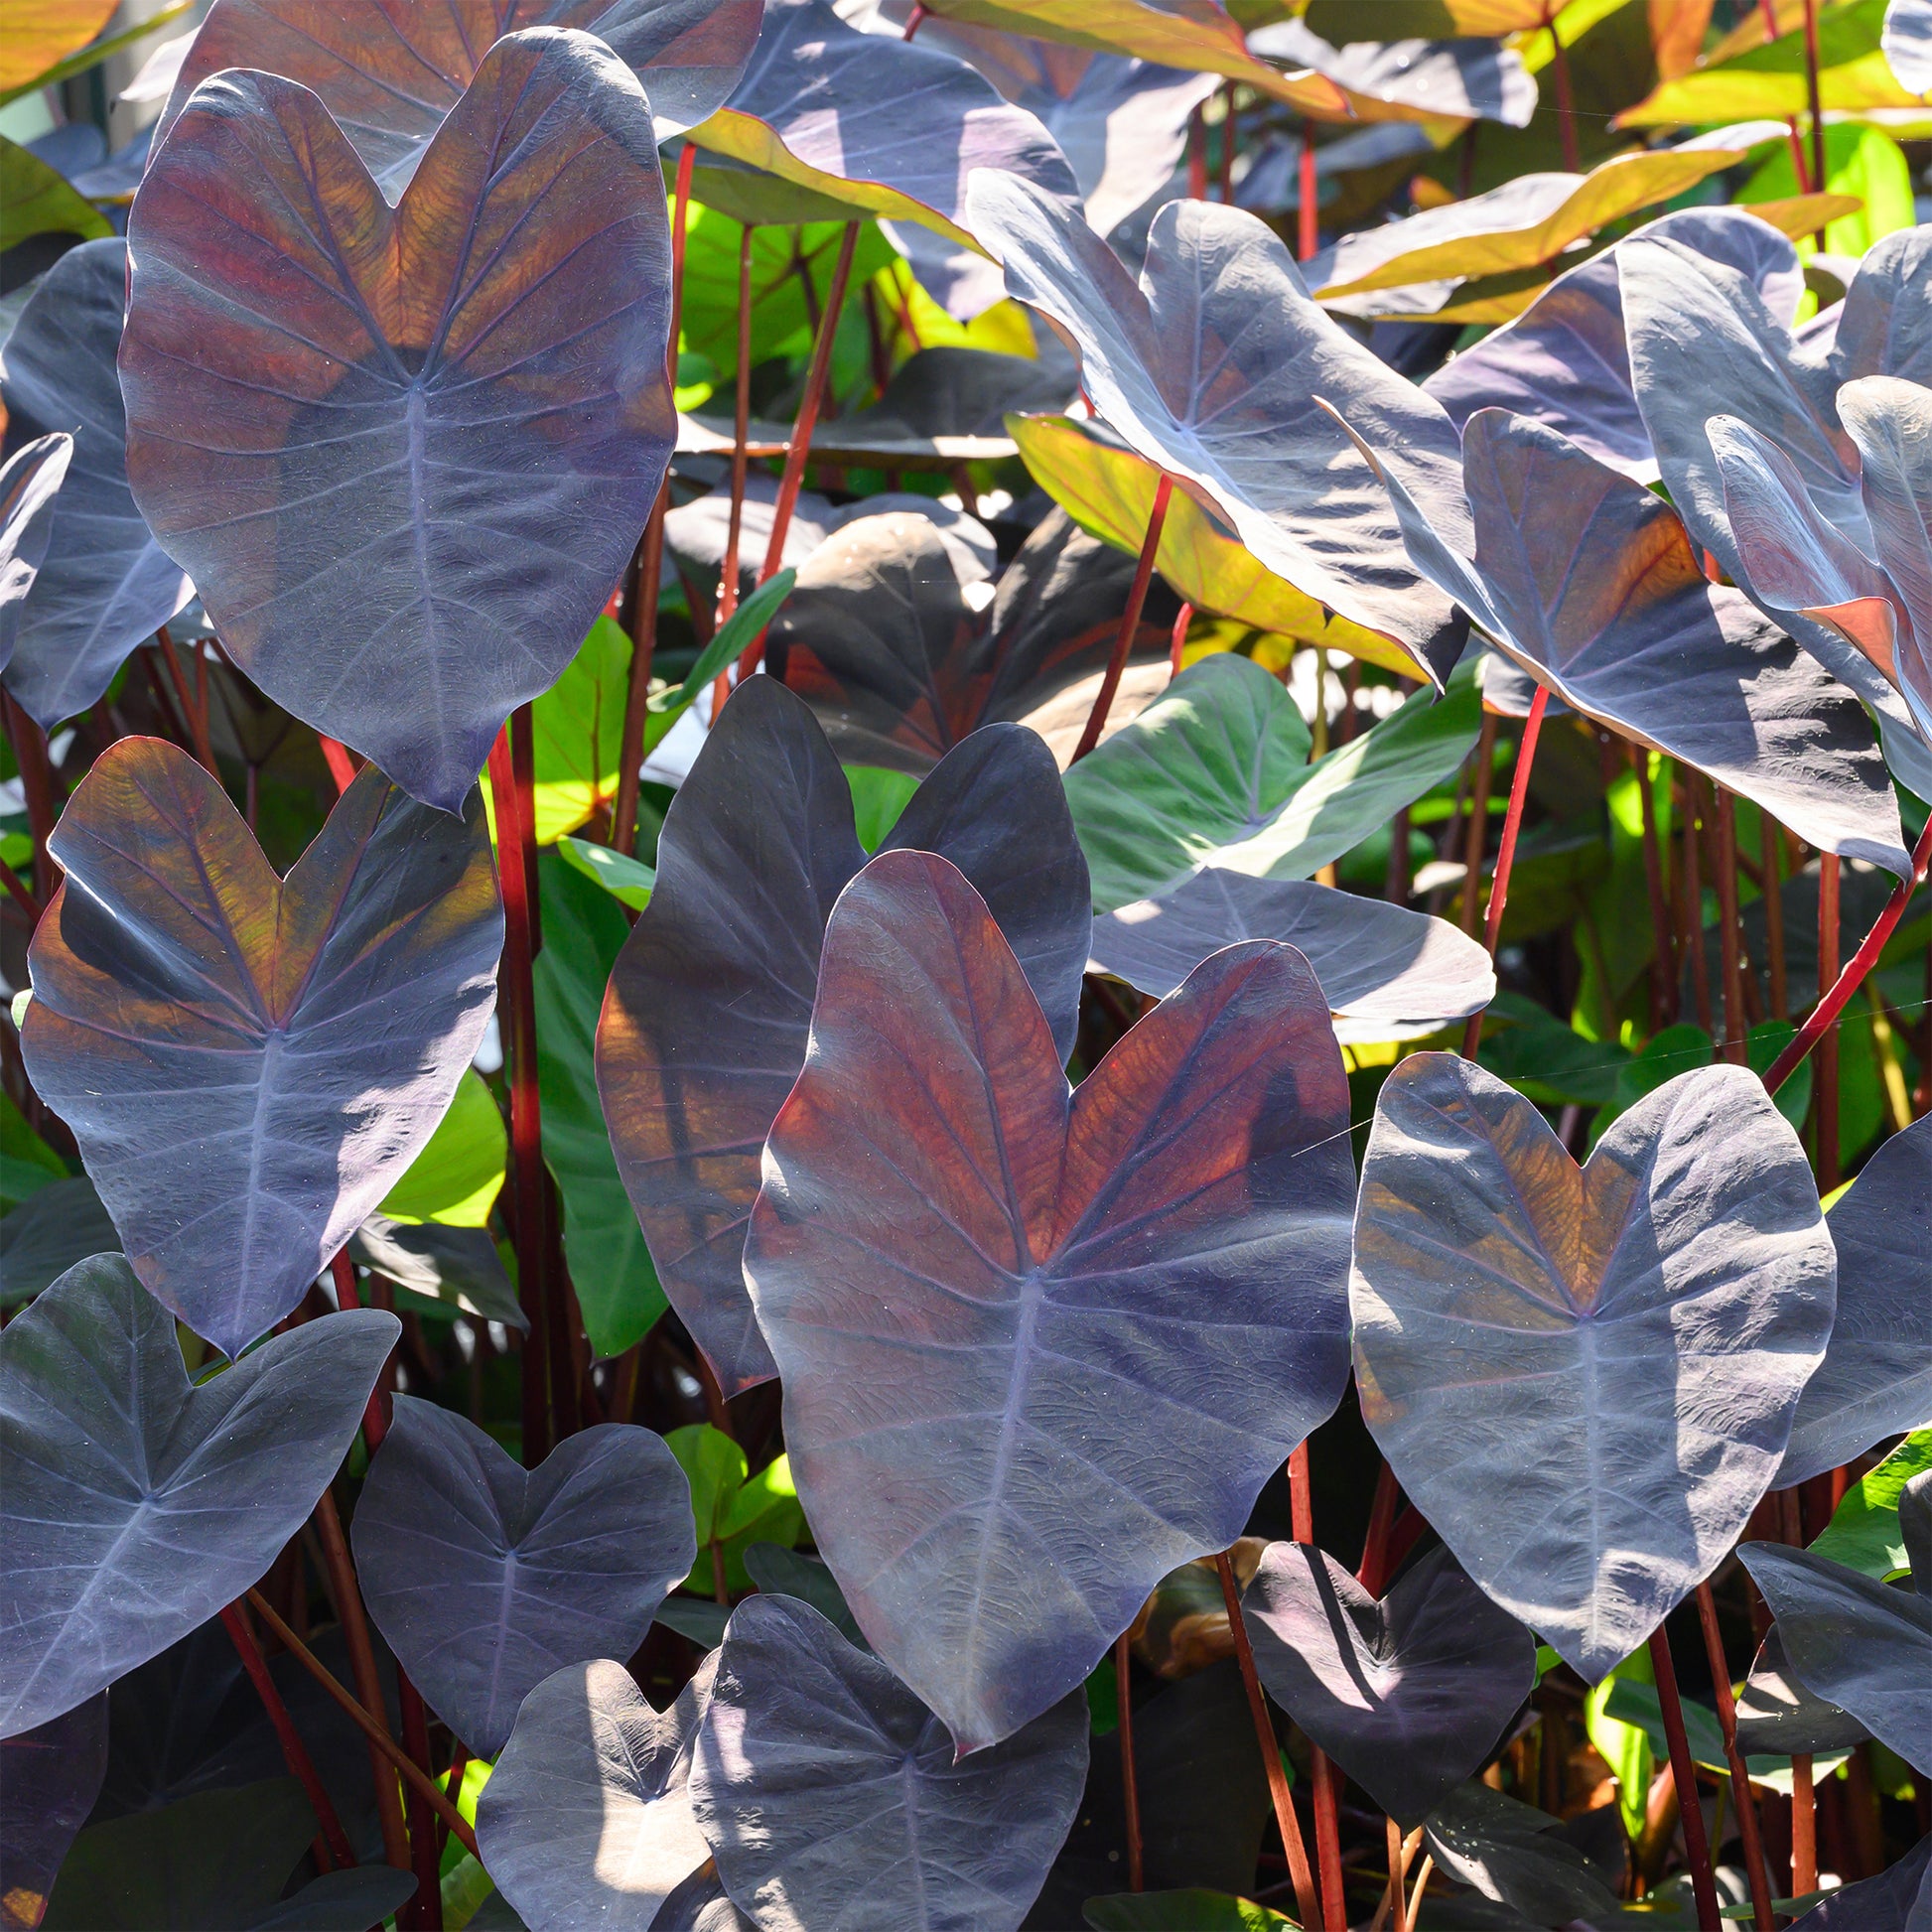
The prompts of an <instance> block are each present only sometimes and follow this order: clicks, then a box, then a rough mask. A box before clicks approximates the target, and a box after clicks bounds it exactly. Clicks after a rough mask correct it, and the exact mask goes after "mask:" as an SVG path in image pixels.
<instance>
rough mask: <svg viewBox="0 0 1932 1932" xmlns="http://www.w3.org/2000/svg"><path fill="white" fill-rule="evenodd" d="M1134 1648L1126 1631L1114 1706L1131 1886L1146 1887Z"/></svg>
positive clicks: (1119, 1643) (1119, 1645)
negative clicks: (1131, 1680)
mask: <svg viewBox="0 0 1932 1932" xmlns="http://www.w3.org/2000/svg"><path fill="white" fill-rule="evenodd" d="M1132 1654H1133V1653H1132V1647H1131V1646H1130V1644H1129V1643H1128V1640H1127V1632H1126V1631H1125V1630H1123V1631H1122V1632H1121V1633H1120V1635H1119V1636H1118V1637H1117V1638H1116V1639H1115V1640H1114V1706H1115V1709H1116V1710H1117V1711H1118V1713H1119V1722H1120V1792H1121V1809H1122V1810H1123V1812H1124V1813H1125V1814H1126V1819H1127V1889H1128V1890H1129V1891H1142V1890H1145V1889H1146V1885H1147V1877H1146V1873H1145V1871H1144V1870H1143V1868H1142V1858H1141V1787H1140V1781H1139V1779H1138V1778H1137V1777H1136V1776H1135V1772H1134V1701H1133V1697H1132V1695H1131V1693H1130V1691H1129V1688H1128V1666H1129V1664H1130V1662H1131V1661H1132Z"/></svg>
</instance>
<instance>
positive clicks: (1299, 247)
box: [1295, 120, 1321, 261]
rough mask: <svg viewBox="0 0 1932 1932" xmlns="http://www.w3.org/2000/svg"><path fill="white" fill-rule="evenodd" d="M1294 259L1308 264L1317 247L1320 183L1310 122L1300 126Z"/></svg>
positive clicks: (1312, 129)
mask: <svg viewBox="0 0 1932 1932" xmlns="http://www.w3.org/2000/svg"><path fill="white" fill-rule="evenodd" d="M1296 202H1297V207H1296V221H1295V256H1296V259H1297V260H1298V261H1310V260H1311V259H1312V258H1313V256H1314V253H1315V250H1316V248H1317V247H1318V246H1319V245H1320V233H1321V231H1320V226H1319V220H1320V210H1321V196H1320V182H1319V179H1318V178H1317V176H1316V175H1315V172H1314V123H1313V122H1312V121H1311V120H1304V121H1303V123H1302V160H1301V164H1300V167H1299V168H1298V170H1297V174H1296Z"/></svg>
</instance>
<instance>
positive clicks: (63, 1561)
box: [0, 1255, 402, 1737]
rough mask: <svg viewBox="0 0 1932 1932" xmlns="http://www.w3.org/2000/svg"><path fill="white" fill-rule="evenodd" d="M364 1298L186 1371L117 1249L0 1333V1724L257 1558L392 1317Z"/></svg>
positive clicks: (306, 1491) (44, 1711) (210, 1608)
mask: <svg viewBox="0 0 1932 1932" xmlns="http://www.w3.org/2000/svg"><path fill="white" fill-rule="evenodd" d="M401 1331H402V1330H401V1324H400V1323H399V1322H398V1321H397V1320H396V1318H395V1316H394V1315H392V1314H385V1313H384V1312H383V1311H381V1310H380V1309H360V1310H352V1311H347V1312H345V1313H342V1314H332V1315H326V1316H324V1317H323V1318H322V1319H321V1320H318V1321H309V1322H305V1323H303V1324H302V1325H301V1326H300V1327H298V1328H295V1329H293V1330H291V1331H290V1332H289V1333H288V1334H285V1335H276V1336H274V1337H273V1338H272V1339H270V1340H269V1341H266V1342H264V1343H263V1344H262V1346H261V1347H260V1348H258V1349H256V1350H254V1352H253V1353H251V1354H250V1355H248V1356H247V1357H246V1358H245V1359H244V1360H242V1361H239V1362H236V1363H235V1364H234V1365H233V1366H232V1367H231V1368H228V1369H226V1370H224V1371H223V1372H222V1373H221V1374H219V1375H216V1376H215V1377H214V1378H213V1379H212V1380H211V1381H208V1382H207V1383H204V1384H203V1385H202V1386H201V1387H199V1388H196V1387H193V1386H191V1385H190V1383H189V1380H188V1370H187V1368H186V1366H185V1365H184V1364H183V1361H182V1355H181V1344H180V1343H179V1341H178V1340H177V1339H176V1336H175V1324H174V1321H173V1320H172V1319H171V1317H170V1316H169V1315H168V1314H167V1312H166V1311H164V1310H163V1309H162V1307H161V1305H160V1304H159V1303H158V1302H156V1301H155V1300H154V1298H153V1297H152V1296H150V1295H149V1294H148V1293H147V1292H146V1291H145V1290H144V1289H143V1288H142V1286H141V1284H140V1282H139V1281H137V1280H136V1279H135V1276H134V1273H133V1271H132V1270H131V1269H130V1268H129V1267H128V1265H127V1264H126V1262H124V1261H123V1260H122V1259H121V1257H120V1256H119V1255H96V1256H95V1257H94V1258H93V1259H92V1260H91V1261H83V1262H81V1263H80V1264H79V1266H78V1267H75V1268H70V1269H69V1271H68V1272H67V1273H66V1274H65V1275H63V1276H62V1277H61V1279H60V1280H59V1281H58V1282H56V1283H55V1284H54V1286H53V1287H52V1288H50V1289H49V1290H48V1291H47V1292H46V1293H45V1294H44V1295H42V1296H41V1297H40V1298H39V1299H38V1300H37V1301H35V1302H34V1303H33V1304H32V1305H31V1306H30V1307H29V1308H27V1309H25V1310H23V1311H22V1312H21V1313H19V1314H18V1315H16V1316H15V1317H14V1319H13V1320H12V1321H10V1322H8V1324H7V1326H6V1328H5V1329H4V1330H0V1533H4V1537H5V1542H6V1547H7V1562H6V1566H5V1570H4V1574H0V1687H4V1688H0V1736H5V1737H12V1736H14V1735H16V1734H17V1733H18V1732H20V1731H23V1730H32V1729H34V1728H35V1727H36V1726H37V1725H43V1724H46V1723H47V1722H48V1721H49V1719H51V1718H58V1717H59V1716H60V1715H61V1714H62V1713H63V1712H65V1711H70V1710H72V1709H73V1707H74V1706H75V1705H76V1704H79V1703H81V1702H83V1701H84V1700H85V1699H87V1698H90V1697H92V1696H93V1695H94V1694H95V1692H97V1691H100V1690H104V1689H105V1688H106V1687H107V1686H108V1685H109V1684H111V1683H112V1682H113V1681H114V1680H115V1679H116V1678H117V1677H120V1676H123V1675H124V1674H125V1673H126V1672H128V1671H131V1670H132V1669H134V1667H135V1666H136V1665H137V1664H142V1663H145V1662H146V1661H147V1660H148V1659H149V1658H150V1657H153V1656H155V1655H156V1654H157V1653H159V1652H160V1651H163V1650H166V1649H167V1647H168V1646H169V1645H170V1644H171V1643H173V1642H175V1641H176V1639H177V1638H180V1637H185V1636H186V1635H187V1634H188V1633H189V1631H191V1630H192V1629H194V1628H195V1626H196V1625H197V1624H199V1623H203V1622H205V1621H206V1620H207V1618H208V1617H211V1616H212V1615H214V1613H215V1612H216V1611H217V1610H218V1609H220V1608H221V1606H222V1605H223V1604H225V1603H230V1602H232V1601H233V1600H234V1599H235V1598H236V1597H237V1596H239V1595H240V1594H241V1592H242V1591H243V1590H245V1589H247V1588H248V1587H250V1586H251V1585H252V1584H254V1583H255V1582H256V1581H257V1580H258V1579H259V1578H260V1577H261V1575H262V1573H263V1572H264V1571H265V1570H266V1569H267V1568H268V1566H269V1565H270V1564H271V1563H273V1562H274V1560H275V1558H276V1557H277V1556H278V1555H279V1554H280V1552H281V1550H282V1547H283V1545H284V1544H286V1543H287V1542H288V1540H289V1538H290V1537H292V1536H293V1535H294V1534H295V1532H296V1531H297V1529H298V1528H300V1526H301V1525H302V1523H303V1521H304V1519H305V1518H306V1517H307V1516H308V1514H309V1512H310V1510H312V1509H313V1508H314V1507H315V1506H316V1499H317V1497H319V1496H320V1495H321V1494H322V1491H323V1487H324V1485H325V1484H326V1483H327V1482H328V1481H329V1479H330V1478H331V1477H332V1476H333V1475H334V1474H335V1473H336V1468H337V1464H338V1463H339V1462H340V1461H341V1460H342V1457H343V1455H344V1453H345V1451H346V1449H348V1445H349V1442H350V1439H351V1438H352V1437H353V1436H354V1434H355V1431H356V1427H357V1425H358V1424H359V1423H360V1422H361V1419H362V1410H363V1407H364V1405H365V1404H366V1403H367V1402H368V1399H369V1391H370V1390H371V1389H372V1388H373V1387H374V1386H375V1378H376V1373H377V1371H378V1370H379V1369H380V1368H381V1366H382V1364H383V1362H384V1360H385V1359H386V1358H387V1356H388V1353H389V1350H390V1349H391V1348H392V1347H393V1346H394V1345H395V1342H396V1338H397V1336H398V1335H399V1334H400V1333H401Z"/></svg>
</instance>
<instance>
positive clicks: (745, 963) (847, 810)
mask: <svg viewBox="0 0 1932 1932" xmlns="http://www.w3.org/2000/svg"><path fill="white" fill-rule="evenodd" d="M890 842H891V843H892V844H894V845H904V846H911V847H914V848H918V849H933V850H937V851H940V852H943V853H945V854H947V855H948V856H949V857H951V858H952V859H953V860H954V861H955V862H956V863H957V864H958V865H959V866H960V867H961V868H962V869H963V870H964V871H965V872H966V873H967V874H968V876H969V877H971V878H973V879H975V880H976V881H977V882H978V884H979V887H980V888H981V890H982V891H983V892H984V894H985V896H986V897H987V898H988V899H989V900H990V901H991V903H992V904H993V905H994V906H995V908H996V910H997V912H998V914H999V916H1001V917H1003V918H1005V919H1006V921H1007V926H1006V930H1007V932H1008V935H1009V942H1010V943H1012V944H1014V945H1015V946H1016V947H1017V948H1018V950H1019V951H1020V953H1021V956H1022V958H1023V959H1024V960H1025V961H1026V964H1027V970H1028V971H1029V972H1030V973H1031V974H1032V975H1033V978H1034V982H1035V985H1036V986H1037V988H1038V990H1039V993H1040V996H1041V997H1042V998H1043V1000H1044V1001H1045V1002H1046V1004H1047V1007H1048V1009H1049V1011H1050V1013H1051V1015H1052V1021H1051V1026H1052V1032H1053V1035H1054V1039H1055V1042H1056V1048H1057V1050H1058V1051H1059V1052H1060V1054H1061V1056H1062V1059H1063V1058H1064V1055H1065V1054H1066V1053H1068V1052H1070V1051H1071V1050H1072V1045H1073V1027H1074V1018H1075V1010H1076V1007H1077V1003H1078V995H1079V984H1080V976H1081V972H1082V970H1083V968H1084V967H1085V964H1086V957H1087V939H1088V932H1089V927H1088V918H1087V879H1086V867H1085V863H1084V861H1083V860H1082V859H1081V856H1080V850H1079V847H1078V845H1077V844H1076V843H1075V841H1074V838H1073V832H1072V826H1071V824H1070V823H1069V821H1068V819H1067V817H1066V807H1065V802H1064V799H1063V796H1062V794H1061V792H1060V786H1059V779H1058V774H1057V772H1056V771H1055V769H1054V766H1053V762H1052V759H1051V758H1050V757H1049V756H1048V755H1047V753H1046V751H1045V749H1044V748H1043V747H1042V746H1041V745H1040V744H1039V743H1038V741H1037V740H1036V739H1035V738H1034V737H1033V736H1032V734H1031V733H1028V732H1024V731H1022V730H1021V729H1020V728H1019V727H1017V726H1013V725H1002V726H995V727H992V728H990V729H988V730H985V731H982V732H978V733H975V734H973V735H972V736H971V737H969V738H968V739H966V740H965V741H964V742H962V743H961V744H960V745H959V746H958V747H957V748H956V749H955V750H954V751H952V752H951V753H949V754H948V756H947V757H946V758H945V759H942V760H941V761H940V763H939V764H938V765H937V766H935V767H934V769H933V771H932V774H931V775H930V776H929V777H928V778H927V779H926V781H925V782H924V784H922V785H921V786H920V788H919V789H918V791H916V792H915V793H914V794H913V797H912V800H911V802H910V803H909V804H908V805H907V806H906V808H905V810H904V811H903V812H902V813H901V814H900V815H899V817H898V819H897V821H896V822H895V824H894V827H893V831H892V834H891V840H890ZM865 860H866V854H865V851H864V849H863V848H862V847H861V845H860V843H859V840H858V837H857V835H856V832H855V830H854V827H853V820H852V802H851V792H850V790H849V788H848V787H847V785H846V781H845V777H844V774H843V773H842V772H841V771H840V769H839V766H838V762H837V760H836V759H834V757H833V755H832V751H831V748H830V746H828V745H827V744H826V742H825V736H824V734H823V733H822V732H821V731H820V730H819V729H818V726H817V725H816V723H815V722H814V721H813V718H812V715H811V713H810V711H809V710H807V709H806V707H805V706H804V705H803V704H801V703H800V702H799V701H798V700H797V699H795V698H794V697H792V696H791V694H790V693H789V692H788V691H786V690H785V689H784V687H783V686H782V685H781V684H780V683H779V682H778V680H777V679H775V678H768V677H760V678H755V679H753V680H751V681H750V682H749V683H748V684H746V685H745V686H744V687H743V688H742V689H741V690H739V691H738V692H737V693H736V694H735V695H734V696H733V698H732V699H731V701H730V703H729V704H727V705H726V707H725V709H724V711H723V712H722V713H721V714H720V716H719V721H718V724H717V726H716V727H715V728H714V729H713V730H712V732H711V734H710V735H709V737H707V739H706V740H705V746H704V750H703V751H702V752H701V753H700V754H699V756H698V760H697V763H696V764H695V765H694V766H693V767H692V770H691V775H690V777H688V778H687V779H686V780H685V782H684V785H683V787H682V789H680V791H679V792H678V795H677V797H676V798H675V800H673V802H672V804H671V808H670V811H669V813H668V814H667V816H666V818H665V821H664V829H663V832H662V833H661V834H660V836H659V839H658V846H657V865H658V870H657V883H656V886H655V888H654V889H653V891H652V894H651V902H650V905H649V907H648V908H647V909H646V911H645V912H644V913H643V915H642V916H641V917H640V918H639V919H638V921H637V923H636V925H635V926H634V927H633V928H632V930H631V933H630V936H629V938H628V940H627V941H626V942H625V944H624V948H623V951H622V952H621V955H620V956H619V959H618V963H617V969H616V971H615V972H614V973H613V974H612V976H611V985H610V990H609V992H608V994H607V995H606V997H605V1005H604V1014H603V1018H602V1020H601V1021H600V1023H599V1026H598V1087H599V1091H600V1092H601V1094H602V1095H603V1098H604V1109H605V1117H606V1119H607V1120H608V1121H609V1122H610V1125H611V1137H612V1143H613V1146H614V1147H615V1149H616V1151H617V1157H618V1165H619V1169H620V1171H621V1173H622V1174H623V1177H624V1184H625V1186H626V1187H627V1188H628V1190H629V1193H630V1199H631V1204H632V1206H633V1207H634V1208H635V1209H636V1213H637V1218H638V1220H639V1221H641V1222H642V1224H643V1228H644V1232H645V1235H646V1237H647V1239H648V1241H649V1244H650V1252H651V1258H652V1260H653V1261H654V1262H655V1264H656V1267H657V1273H658V1278H659V1280H661V1281H662V1282H663V1284H664V1290H665V1293H666V1294H667V1295H668V1296H669V1297H670V1300H671V1305H672V1307H673V1308H675V1309H676V1310H677V1311H678V1312H679V1314H680V1315H681V1316H682V1317H683V1319H684V1322H685V1325H686V1326H687V1327H688V1328H689V1329H690V1330H691V1331H692V1333H693V1334H694V1335H695V1336H696V1337H697V1340H698V1342H699V1345H700V1346H701V1347H702V1348H703V1349H704V1351H705V1353H706V1354H707V1355H708V1356H710V1358H711V1361H712V1363H713V1366H714V1367H715V1368H716V1369H717V1371H718V1375H719V1379H720V1381H721V1382H722V1383H723V1385H724V1386H725V1387H726V1388H727V1389H729V1390H732V1391H733V1392H734V1393H735V1392H736V1391H737V1390H739V1389H741V1388H745V1387H748V1386H750V1385H751V1384H752V1383H754V1382H759V1381H762V1380H763V1379H764V1378H766V1377H767V1376H769V1375H770V1374H771V1373H772V1365H771V1358H770V1355H769V1352H768V1351H767V1350H766V1348H765V1345H764V1340H763V1337H762V1336H761V1335H760V1334H759V1327H758V1323H757V1322H756V1320H755V1319H754V1317H753V1314H752V1309H751V1303H750V1301H749V1300H748V1299H747V1297H746V1293H745V1287H744V1276H743V1270H742V1266H741V1261H742V1256H743V1251H744V1240H745V1222H746V1218H747V1216H748V1215H749V1214H750V1213H751V1210H752V1202H753V1200H754V1199H755V1198H756V1196H757V1194H758V1190H759V1151H760V1150H761V1149H762V1147H763V1145H764V1137H765V1131H766V1130H767V1129H768V1128H769V1127H770V1125H771V1121H772V1117H773V1116H774V1115H775V1114H776V1113H777V1111H778V1108H779V1107H780V1105H781V1104H782V1103H783V1101H784V1097H785V1095H786V1094H787V1093H788V1092H789V1091H790V1090H791V1085H792V1082H793V1081H794V1080H795V1079H796V1078H797V1077H798V1069H799V1068H800V1066H802V1065H803V1064H804V1059H805V1049H806V1039H807V1035H808V1032H809V1028H810V1021H811V1011H812V998H813V994H814V992H815V990H816V988H817V984H818V967H819V950H820V946H821V944H822V939H823V934H824V930H825V921H826V919H827V917H828V916H829V915H830V912H831V909H832V903H833V901H834V900H835V899H836V898H837V897H838V896H839V894H840V893H841V892H842V891H843V890H844V888H845V885H846V883H847V881H849V880H850V879H851V878H852V876H853V875H854V874H855V873H856V872H857V871H858V870H859V868H860V867H861V866H862V865H864V864H865Z"/></svg>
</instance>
